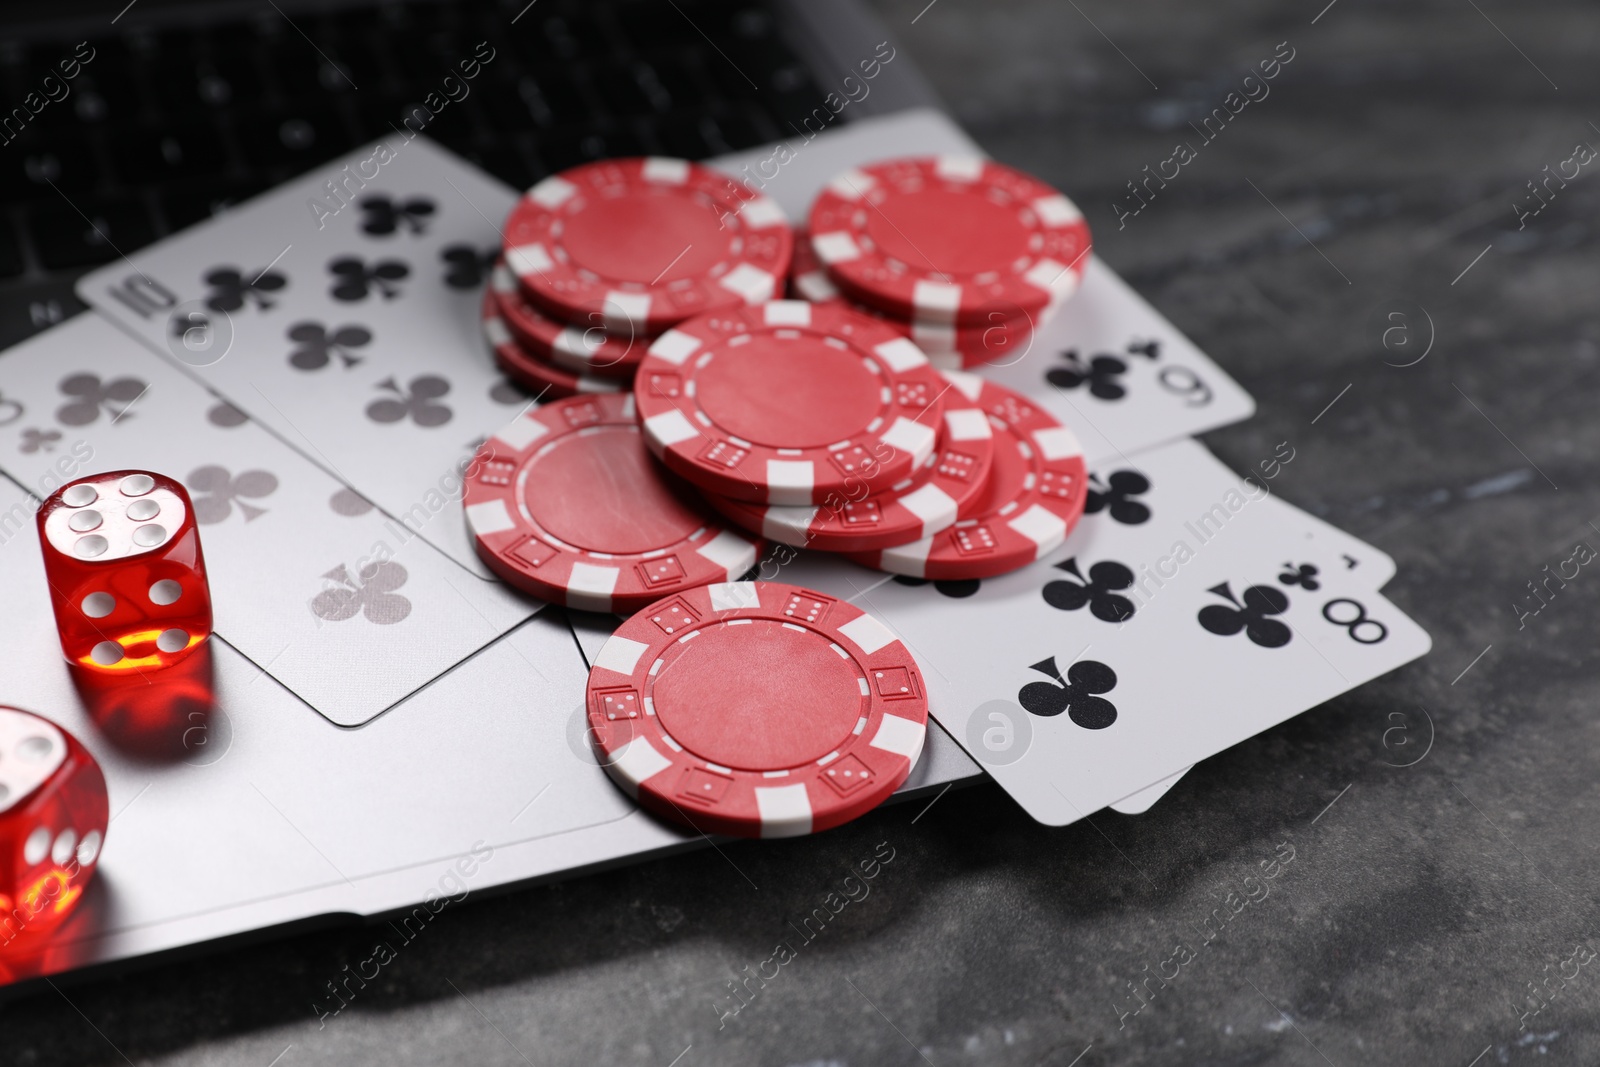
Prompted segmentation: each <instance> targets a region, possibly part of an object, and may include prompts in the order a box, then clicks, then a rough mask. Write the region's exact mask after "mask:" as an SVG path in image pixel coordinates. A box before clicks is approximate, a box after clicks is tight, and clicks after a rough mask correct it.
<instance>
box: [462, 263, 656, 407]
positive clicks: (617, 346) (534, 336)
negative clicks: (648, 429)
mask: <svg viewBox="0 0 1600 1067" xmlns="http://www.w3.org/2000/svg"><path fill="white" fill-rule="evenodd" d="M489 288H490V290H491V291H492V292H493V293H494V300H495V307H496V309H497V310H498V311H499V313H500V317H501V318H502V319H504V320H505V324H506V326H507V327H508V328H509V329H510V331H511V334H512V336H513V337H515V338H516V339H517V343H518V344H520V345H521V346H522V347H523V349H524V350H526V351H529V352H532V353H534V354H536V355H537V356H538V357H539V358H541V359H543V360H544V361H546V362H547V363H553V364H555V365H556V366H558V367H560V368H562V369H563V370H566V371H570V372H571V373H573V374H592V375H597V376H599V377H601V378H621V379H624V380H628V381H631V380H632V379H633V372H634V371H635V370H637V369H638V366H639V361H640V360H641V359H643V358H644V353H645V349H647V348H649V347H650V342H651V341H652V340H654V338H653V337H650V336H640V337H635V338H632V339H630V338H628V336H627V335H622V336H620V337H613V336H611V335H610V334H609V333H607V332H606V330H605V328H604V327H603V326H601V325H600V320H599V316H598V315H597V316H595V318H594V319H593V320H592V324H591V325H589V326H587V327H584V326H574V325H573V324H571V323H567V322H558V321H557V320H555V319H553V318H551V317H550V316H549V315H546V314H545V313H544V312H543V311H540V310H539V309H538V308H536V307H534V306H533V303H532V301H530V300H529V299H528V297H527V295H526V294H525V293H523V291H522V289H521V287H519V286H518V285H517V279H516V277H515V276H514V275H513V274H512V273H511V272H510V271H509V270H507V269H506V267H505V263H504V261H503V260H502V261H501V262H499V263H496V264H495V267H494V271H493V272H492V273H491V274H490V276H489Z"/></svg>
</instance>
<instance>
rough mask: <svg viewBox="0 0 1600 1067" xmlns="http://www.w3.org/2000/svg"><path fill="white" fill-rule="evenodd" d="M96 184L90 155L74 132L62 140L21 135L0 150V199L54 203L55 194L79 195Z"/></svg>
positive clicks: (96, 173) (96, 172) (97, 175)
mask: <svg viewBox="0 0 1600 1067" xmlns="http://www.w3.org/2000/svg"><path fill="white" fill-rule="evenodd" d="M41 120H42V116H41ZM99 182H100V170H99V167H98V166H97V165H96V163H95V160H94V154H93V152H92V151H90V148H89V143H88V141H87V140H85V139H83V138H82V137H81V136H78V135H77V131H76V130H74V131H73V135H71V136H66V137H51V138H45V137H40V136H34V135H32V134H29V135H25V136H23V137H21V138H19V139H18V140H17V141H16V142H15V143H12V144H7V145H6V146H5V147H4V149H3V150H0V197H3V198H5V199H8V200H24V199H33V198H41V199H42V198H49V199H56V198H57V192H56V191H57V190H59V191H60V192H63V193H81V192H84V191H86V190H89V189H93V188H94V187H95V186H96V185H98V184H99ZM52 186H53V187H54V188H52Z"/></svg>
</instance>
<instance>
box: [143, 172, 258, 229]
mask: <svg viewBox="0 0 1600 1067" xmlns="http://www.w3.org/2000/svg"><path fill="white" fill-rule="evenodd" d="M264 189H265V186H263V185H259V184H249V183H243V182H228V181H201V182H182V183H177V184H173V185H170V186H168V187H167V188H166V189H163V190H162V192H161V197H160V199H161V211H162V213H163V214H164V215H166V217H167V232H168V233H176V232H178V231H179V230H185V229H188V228H189V227H190V226H193V225H194V224H195V223H197V222H204V221H205V220H206V219H209V218H211V217H212V216H213V215H220V214H222V212H224V211H226V210H227V209H229V208H231V207H233V206H235V205H236V204H240V203H243V202H244V201H246V200H248V199H250V198H251V197H253V196H255V195H257V194H258V193H260V192H262V191H263V190H264Z"/></svg>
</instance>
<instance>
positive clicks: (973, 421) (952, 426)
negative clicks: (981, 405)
mask: <svg viewBox="0 0 1600 1067" xmlns="http://www.w3.org/2000/svg"><path fill="white" fill-rule="evenodd" d="M944 426H945V433H946V435H947V436H948V437H949V439H950V440H952V441H987V440H989V439H990V438H992V437H993V436H994V428H993V427H992V426H990V425H989V416H988V415H985V414H984V413H983V412H982V411H980V410H979V409H977V408H955V409H953V410H951V411H946V412H945V413H944Z"/></svg>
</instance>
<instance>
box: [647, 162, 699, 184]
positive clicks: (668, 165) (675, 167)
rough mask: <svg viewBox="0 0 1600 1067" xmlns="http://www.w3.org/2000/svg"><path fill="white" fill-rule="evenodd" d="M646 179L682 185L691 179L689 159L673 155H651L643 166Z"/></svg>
mask: <svg viewBox="0 0 1600 1067" xmlns="http://www.w3.org/2000/svg"><path fill="white" fill-rule="evenodd" d="M641 172H642V173H643V174H644V178H645V180H646V181H651V182H660V183H661V184H663V185H682V184H683V183H684V182H686V181H688V180H689V161H688V160H686V159H674V158H672V157H671V156H649V157H647V158H646V159H645V161H644V166H643V167H642V168H641Z"/></svg>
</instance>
